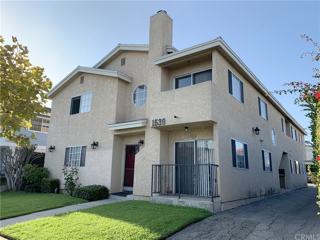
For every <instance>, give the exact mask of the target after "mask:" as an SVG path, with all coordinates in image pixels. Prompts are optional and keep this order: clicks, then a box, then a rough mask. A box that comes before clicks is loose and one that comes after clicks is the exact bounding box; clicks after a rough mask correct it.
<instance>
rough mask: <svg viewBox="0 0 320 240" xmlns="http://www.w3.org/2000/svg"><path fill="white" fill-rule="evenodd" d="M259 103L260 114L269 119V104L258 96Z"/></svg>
mask: <svg viewBox="0 0 320 240" xmlns="http://www.w3.org/2000/svg"><path fill="white" fill-rule="evenodd" d="M258 105H259V115H260V116H261V117H262V118H263V119H265V120H268V105H267V103H266V102H265V101H263V100H262V99H261V98H260V97H258Z"/></svg>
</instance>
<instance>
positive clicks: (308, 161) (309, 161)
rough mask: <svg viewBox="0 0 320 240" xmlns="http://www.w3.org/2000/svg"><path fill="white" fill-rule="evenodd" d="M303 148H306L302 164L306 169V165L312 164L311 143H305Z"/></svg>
mask: <svg viewBox="0 0 320 240" xmlns="http://www.w3.org/2000/svg"><path fill="white" fill-rule="evenodd" d="M305 148H306V158H305V161H304V163H305V165H306V167H307V166H308V165H312V164H313V147H312V144H311V142H309V141H306V143H305Z"/></svg>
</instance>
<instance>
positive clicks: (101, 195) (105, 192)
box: [73, 185, 109, 201]
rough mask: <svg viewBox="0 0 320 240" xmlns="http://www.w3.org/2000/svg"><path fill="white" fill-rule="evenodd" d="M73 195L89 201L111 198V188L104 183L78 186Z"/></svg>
mask: <svg viewBox="0 0 320 240" xmlns="http://www.w3.org/2000/svg"><path fill="white" fill-rule="evenodd" d="M73 196H74V197H77V198H82V199H86V200H88V201H96V200H101V199H106V198H109V189H108V188H107V187H105V186H102V185H88V186H83V187H78V188H76V189H75V191H74V193H73Z"/></svg>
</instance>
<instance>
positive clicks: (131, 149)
mask: <svg viewBox="0 0 320 240" xmlns="http://www.w3.org/2000/svg"><path fill="white" fill-rule="evenodd" d="M138 150H139V145H127V146H126V159H125V168H124V183H123V185H124V186H125V187H133V176H134V160H135V155H136V153H137V152H138Z"/></svg>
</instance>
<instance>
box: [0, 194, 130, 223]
mask: <svg viewBox="0 0 320 240" xmlns="http://www.w3.org/2000/svg"><path fill="white" fill-rule="evenodd" d="M128 200H129V199H128V198H126V197H119V196H114V195H111V196H110V198H109V199H104V200H99V201H93V202H87V203H81V204H76V205H71V206H66V207H61V208H56V209H51V210H45V211H41V212H35V213H31V214H27V215H23V216H19V217H13V218H8V219H3V220H0V228H3V227H6V226H8V225H12V224H16V223H20V222H25V221H29V220H34V219H37V218H42V217H50V216H54V215H57V214H61V213H67V212H74V211H78V210H82V209H87V208H92V207H97V206H100V205H104V204H110V203H115V202H121V201H128ZM26 207H27V206H26Z"/></svg>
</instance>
